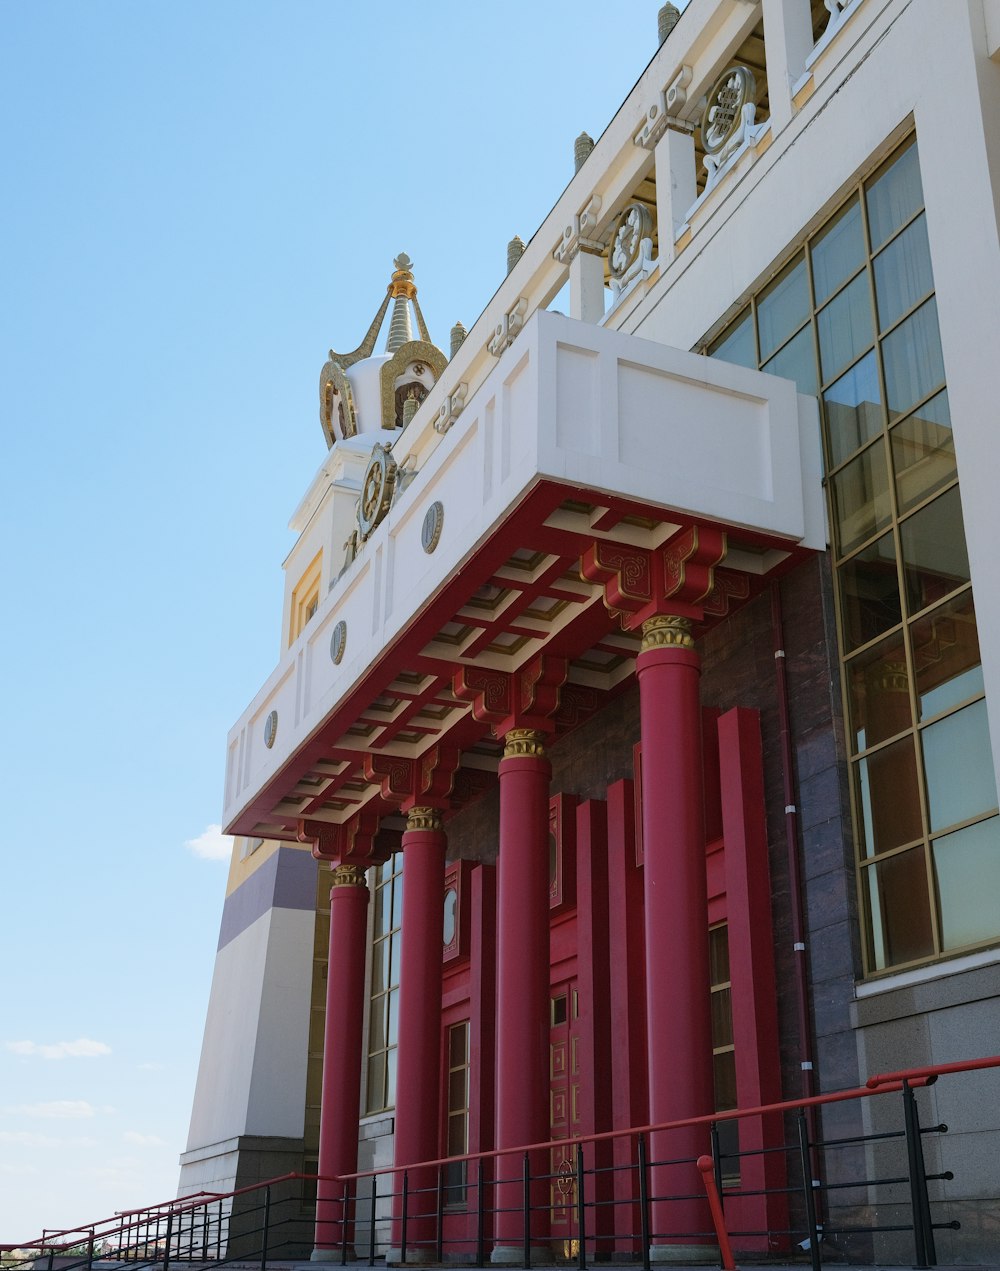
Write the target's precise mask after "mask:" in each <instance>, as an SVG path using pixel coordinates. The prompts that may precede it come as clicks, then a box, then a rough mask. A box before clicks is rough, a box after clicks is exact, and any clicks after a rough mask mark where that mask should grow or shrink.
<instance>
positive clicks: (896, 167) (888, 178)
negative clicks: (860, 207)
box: [867, 142, 924, 252]
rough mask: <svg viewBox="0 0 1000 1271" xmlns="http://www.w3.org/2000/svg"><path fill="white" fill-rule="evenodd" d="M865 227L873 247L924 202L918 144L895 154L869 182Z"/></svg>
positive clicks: (874, 248) (917, 210) (893, 231)
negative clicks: (918, 160)
mask: <svg viewBox="0 0 1000 1271" xmlns="http://www.w3.org/2000/svg"><path fill="white" fill-rule="evenodd" d="M867 201H868V231H869V233H870V235H871V240H872V251H873V252H876V251H878V249H879V248H880V247H881V246H882V244H883V243H884V242H885V241H886V240H887V239H888V238H891V237H892V235H893V234H894V233H895V232H896V230H898V229H899V227H900V226H901V225H905V224H906V222H907V221H908V220H909V219H910V217H911V216H913V214H914V213H915V212H919V211H920V209H921V207H923V203H924V192H923V188H922V187H921V184H920V165H919V163H918V162H917V147H916V146H915V145H914V144H912V142H911V143H910V145H909V146H908V147H907V148H906V149H905V150H904V151H903V152H902V153H901V154H897V155H895V156H894V157H893V158H892V159H891V160H890V161H889V162H888V163H887V164H886V165H885V166H884V167H883V168H881V169H880V171H879V172H878V173H876V175H875V176H874V177H873V178H872V180H871V181H870V182H869V183H868V190H867Z"/></svg>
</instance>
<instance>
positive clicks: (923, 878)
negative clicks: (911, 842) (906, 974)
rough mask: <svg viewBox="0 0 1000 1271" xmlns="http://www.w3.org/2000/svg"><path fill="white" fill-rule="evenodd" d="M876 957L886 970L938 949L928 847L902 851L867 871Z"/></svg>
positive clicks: (874, 864)
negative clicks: (928, 875) (926, 856)
mask: <svg viewBox="0 0 1000 1271" xmlns="http://www.w3.org/2000/svg"><path fill="white" fill-rule="evenodd" d="M865 883H866V887H865V898H866V900H867V902H868V914H869V920H870V922H871V937H872V956H873V960H874V963H875V966H876V968H877V969H878V970H880V971H882V970H884V969H885V968H886V967H889V966H896V965H898V964H899V963H900V962H915V961H916V960H917V959H918V958H927V957H930V956H931V954H933V952H934V931H933V927H932V926H931V907H930V898H929V896H928V892H927V865H926V863H925V860H924V849H923V848H922V847H918V848H915V849H914V850H913V851H912V852H900V853H899V854H898V855H897V856H890V857H889V858H888V860H884V861H876V862H874V863H873V864H871V865H869V866H868V867H867V868H866V870H865Z"/></svg>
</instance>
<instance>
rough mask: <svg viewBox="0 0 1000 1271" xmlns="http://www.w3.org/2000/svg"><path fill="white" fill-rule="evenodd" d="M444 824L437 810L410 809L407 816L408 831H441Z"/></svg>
mask: <svg viewBox="0 0 1000 1271" xmlns="http://www.w3.org/2000/svg"><path fill="white" fill-rule="evenodd" d="M443 824H444V823H443V821H442V820H441V813H440V811H439V810H438V809H437V808H410V810H409V812H407V814H406V828H407V829H408V830H440V829H441V827H442V825H443Z"/></svg>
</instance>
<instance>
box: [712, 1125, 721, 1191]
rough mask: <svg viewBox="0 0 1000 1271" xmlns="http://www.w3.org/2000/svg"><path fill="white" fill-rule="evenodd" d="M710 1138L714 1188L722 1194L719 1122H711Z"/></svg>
mask: <svg viewBox="0 0 1000 1271" xmlns="http://www.w3.org/2000/svg"><path fill="white" fill-rule="evenodd" d="M710 1134H711V1140H712V1168H713V1169H714V1171H715V1190H716V1191H717V1192H718V1193H719V1195H720V1197H721V1195H722V1148H721V1146H720V1144H719V1123H718V1122H717V1121H713V1122H712V1129H711V1131H710Z"/></svg>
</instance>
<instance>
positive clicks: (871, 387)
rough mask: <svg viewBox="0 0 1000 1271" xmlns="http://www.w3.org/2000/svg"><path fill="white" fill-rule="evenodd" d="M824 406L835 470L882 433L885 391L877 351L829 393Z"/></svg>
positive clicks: (825, 395)
mask: <svg viewBox="0 0 1000 1271" xmlns="http://www.w3.org/2000/svg"><path fill="white" fill-rule="evenodd" d="M823 402H824V406H825V410H826V426H827V435H828V437H829V439H830V460H831V462H832V463H833V465H834V467H836V466H837V465H838V464H839V463H842V462H843V460H844V459H846V458H847V456H848V455H850V454H853V453H854V451H855V450H857V449H858V448H859V447H860V446H863V445H864V444H865V442H866V441H871V439H872V438H873V437H875V436H877V435H878V433H880V432H881V431H882V424H883V420H884V415H883V412H882V390H881V388H880V387H879V382H878V365H877V363H876V361H875V351H874V349H873V350H872V352H871V353H869V354H868V356H867V357H863V358H862V359H861V361H860V362H858V363H857V364H856V365H855V366H852V367H851V369H850V370H849V371H848V372H847V374H846V375H842V376H841V377H840V379H839V380H837V382H836V383H835V384H832V385H831V386H830V387H829V388H828V389H827V390H826V392H825V393H824V394H823Z"/></svg>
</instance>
